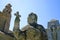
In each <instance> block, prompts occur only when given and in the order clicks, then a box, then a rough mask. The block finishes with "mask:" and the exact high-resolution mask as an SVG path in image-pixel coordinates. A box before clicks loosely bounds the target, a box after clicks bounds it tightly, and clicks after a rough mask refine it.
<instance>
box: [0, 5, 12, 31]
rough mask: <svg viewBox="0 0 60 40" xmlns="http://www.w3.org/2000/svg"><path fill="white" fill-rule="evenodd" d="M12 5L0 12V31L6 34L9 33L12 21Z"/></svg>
mask: <svg viewBox="0 0 60 40" xmlns="http://www.w3.org/2000/svg"><path fill="white" fill-rule="evenodd" d="M11 11H12V9H11V4H7V5H6V6H5V8H4V9H3V11H2V12H0V30H1V31H4V32H8V31H9V26H10V20H11Z"/></svg>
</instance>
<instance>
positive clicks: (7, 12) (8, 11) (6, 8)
mask: <svg viewBox="0 0 60 40" xmlns="http://www.w3.org/2000/svg"><path fill="white" fill-rule="evenodd" d="M11 7H12V5H11V4H7V5H6V6H5V8H4V9H3V13H5V14H10V13H11V11H12V9H11Z"/></svg>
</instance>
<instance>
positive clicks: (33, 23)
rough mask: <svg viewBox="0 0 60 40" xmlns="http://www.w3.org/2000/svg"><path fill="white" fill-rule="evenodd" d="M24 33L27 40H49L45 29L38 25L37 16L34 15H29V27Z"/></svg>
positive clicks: (26, 27)
mask: <svg viewBox="0 0 60 40" xmlns="http://www.w3.org/2000/svg"><path fill="white" fill-rule="evenodd" d="M22 31H26V39H25V40H48V38H47V33H46V31H45V29H44V27H43V26H42V25H39V24H37V15H36V14H34V13H31V14H29V16H28V25H26V26H25V27H24V28H23V29H22Z"/></svg>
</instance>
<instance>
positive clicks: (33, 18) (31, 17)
mask: <svg viewBox="0 0 60 40" xmlns="http://www.w3.org/2000/svg"><path fill="white" fill-rule="evenodd" d="M28 23H29V24H30V25H34V24H36V23H37V15H36V14H35V13H33V12H31V13H30V14H29V16H28Z"/></svg>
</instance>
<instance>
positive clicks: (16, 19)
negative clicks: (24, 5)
mask: <svg viewBox="0 0 60 40" xmlns="http://www.w3.org/2000/svg"><path fill="white" fill-rule="evenodd" d="M15 15H16V18H15V22H14V29H13V33H14V36H15V38H16V40H19V34H20V29H19V22H20V19H19V17H21V15H19V12H17V13H15Z"/></svg>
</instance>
